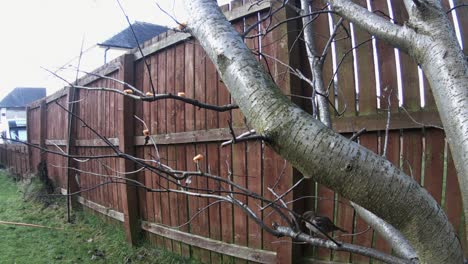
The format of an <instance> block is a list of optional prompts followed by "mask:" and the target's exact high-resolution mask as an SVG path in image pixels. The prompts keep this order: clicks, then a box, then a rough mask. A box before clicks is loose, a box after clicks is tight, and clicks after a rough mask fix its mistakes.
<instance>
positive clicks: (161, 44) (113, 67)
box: [29, 1, 272, 110]
mask: <svg viewBox="0 0 468 264" xmlns="http://www.w3.org/2000/svg"><path fill="white" fill-rule="evenodd" d="M271 6H272V3H271V1H262V2H261V3H259V4H255V5H243V6H240V7H237V8H234V9H233V10H229V11H225V12H224V14H225V15H226V18H227V19H228V20H229V21H234V20H236V19H239V18H242V17H245V16H248V15H250V14H253V13H256V12H260V11H262V10H265V9H268V8H270V7H271ZM190 38H191V35H190V34H188V33H183V32H177V33H174V34H169V35H168V36H167V37H165V38H161V39H160V40H159V41H157V42H154V43H152V44H149V45H148V46H145V44H144V43H143V45H142V46H143V47H144V48H143V49H142V51H143V54H145V56H150V55H151V54H153V53H156V52H158V51H160V50H162V49H165V48H167V47H170V46H173V45H175V44H177V43H180V42H183V41H186V40H188V39H190ZM151 41H152V40H148V41H147V43H150V42H151ZM127 54H133V55H134V60H135V61H137V60H140V59H141V58H142V57H143V56H142V55H141V53H140V52H139V50H138V49H137V48H135V49H133V50H131V51H129V52H128V53H127ZM123 56H124V55H122V56H120V57H118V58H116V59H114V60H112V61H110V62H109V63H106V64H104V65H102V66H100V67H99V68H97V69H95V70H94V71H92V72H91V73H90V74H87V75H85V76H84V77H82V78H80V79H79V80H78V81H77V82H76V83H77V84H78V85H82V86H85V85H88V84H90V83H92V82H94V81H96V80H98V79H100V77H99V75H108V74H111V73H113V72H115V71H117V70H118V69H119V68H120V66H121V63H122V58H123ZM68 88H69V87H68V86H65V87H64V88H62V89H60V90H59V91H57V92H55V93H53V94H52V95H49V96H47V97H46V98H45V100H46V103H50V102H53V101H55V100H57V99H60V98H62V97H63V96H66V95H67V94H68ZM42 100H44V99H40V100H37V101H34V102H32V103H31V104H29V108H30V109H31V110H32V109H35V108H37V107H39V106H40V104H41V101H42Z"/></svg>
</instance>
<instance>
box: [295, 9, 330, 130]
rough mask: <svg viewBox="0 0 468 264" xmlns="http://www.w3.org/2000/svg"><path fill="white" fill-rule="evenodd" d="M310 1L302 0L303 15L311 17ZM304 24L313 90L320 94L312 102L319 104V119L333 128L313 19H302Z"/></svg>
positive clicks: (305, 17)
mask: <svg viewBox="0 0 468 264" xmlns="http://www.w3.org/2000/svg"><path fill="white" fill-rule="evenodd" d="M310 3H311V1H310V0H301V9H302V14H301V15H310V13H311V12H310ZM302 24H303V26H304V28H303V31H304V42H305V47H306V52H307V58H308V61H309V66H310V71H311V73H312V82H313V84H314V87H313V89H315V90H316V91H317V93H318V95H317V96H318V97H317V96H315V97H312V100H315V99H316V98H317V104H316V103H315V102H314V101H313V102H312V104H313V105H315V104H316V105H317V114H318V119H319V120H320V121H322V123H324V124H325V125H326V126H327V127H331V126H332V123H331V119H330V111H329V109H328V100H327V97H325V96H326V95H327V93H328V92H327V89H326V88H325V85H324V84H323V74H322V72H323V59H322V56H320V55H318V54H317V51H316V48H315V43H314V30H313V27H312V17H311V16H304V17H303V18H302ZM325 55H326V54H325Z"/></svg>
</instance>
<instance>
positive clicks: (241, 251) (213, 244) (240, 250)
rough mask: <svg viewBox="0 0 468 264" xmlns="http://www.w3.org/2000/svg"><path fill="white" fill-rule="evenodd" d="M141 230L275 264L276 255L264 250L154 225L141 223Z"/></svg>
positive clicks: (226, 253)
mask: <svg viewBox="0 0 468 264" xmlns="http://www.w3.org/2000/svg"><path fill="white" fill-rule="evenodd" d="M141 228H142V229H143V230H145V231H147V232H150V233H153V234H156V235H159V236H163V237H166V238H169V239H173V240H176V241H181V242H183V243H186V244H189V245H191V246H195V247H199V248H202V249H206V250H210V251H214V252H218V253H221V254H225V255H228V256H233V257H236V258H240V259H245V260H249V261H254V262H257V263H276V253H275V252H271V251H266V250H259V249H252V248H249V247H242V246H238V245H235V244H228V243H225V242H221V241H218V240H214V239H210V238H206V237H202V236H198V235H193V234H189V233H185V232H182V231H179V230H176V229H172V228H168V227H164V226H161V225H157V224H154V223H149V222H146V221H142V223H141Z"/></svg>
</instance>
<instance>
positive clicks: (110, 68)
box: [77, 55, 127, 86]
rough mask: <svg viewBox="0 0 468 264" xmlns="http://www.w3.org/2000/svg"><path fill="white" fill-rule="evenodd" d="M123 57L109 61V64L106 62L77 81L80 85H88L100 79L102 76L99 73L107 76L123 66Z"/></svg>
mask: <svg viewBox="0 0 468 264" xmlns="http://www.w3.org/2000/svg"><path fill="white" fill-rule="evenodd" d="M124 56H127V55H124ZM120 60H121V57H119V58H117V59H115V60H113V61H111V62H109V63H107V64H104V65H103V66H101V67H99V68H97V69H96V70H94V71H93V72H91V73H92V74H90V75H86V76H84V77H82V78H80V79H79V80H78V82H77V84H78V85H81V86H86V85H88V84H90V83H92V82H94V81H96V80H99V79H100V78H101V77H99V75H101V76H106V75H108V74H110V73H113V72H115V71H117V70H119V69H120V68H121V61H120Z"/></svg>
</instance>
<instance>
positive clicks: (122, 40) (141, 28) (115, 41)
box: [98, 21, 168, 49]
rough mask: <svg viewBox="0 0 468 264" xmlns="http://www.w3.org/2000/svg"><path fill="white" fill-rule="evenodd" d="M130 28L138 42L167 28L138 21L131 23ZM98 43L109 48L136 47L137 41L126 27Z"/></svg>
mask: <svg viewBox="0 0 468 264" xmlns="http://www.w3.org/2000/svg"><path fill="white" fill-rule="evenodd" d="M132 28H133V31H135V35H136V37H137V39H138V43H140V44H142V43H143V42H145V41H147V40H149V39H152V38H154V37H155V36H157V35H159V34H161V33H163V32H166V31H167V30H168V28H167V27H164V26H160V25H156V24H151V23H146V22H138V21H136V22H135V23H133V24H132ZM98 45H99V46H103V47H110V48H122V49H133V48H136V47H137V42H136V41H135V36H133V33H132V29H131V28H130V27H128V28H126V29H124V30H122V31H120V32H119V33H118V34H116V35H115V36H113V37H112V38H110V39H108V40H106V41H104V42H102V43H99V44H98Z"/></svg>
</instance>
